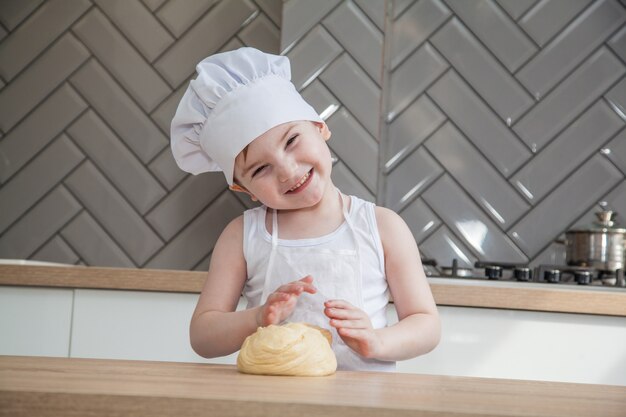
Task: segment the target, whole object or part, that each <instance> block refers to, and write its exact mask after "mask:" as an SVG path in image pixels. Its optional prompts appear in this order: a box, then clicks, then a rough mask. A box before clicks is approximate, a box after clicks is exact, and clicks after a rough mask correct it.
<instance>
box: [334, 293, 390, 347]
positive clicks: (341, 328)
mask: <svg viewBox="0 0 626 417" xmlns="http://www.w3.org/2000/svg"><path fill="white" fill-rule="evenodd" d="M324 306H325V307H326V308H325V309H324V314H326V316H328V318H330V325H331V326H333V327H334V328H336V329H337V333H339V336H340V337H341V339H342V340H343V341H344V343H345V344H346V345H348V346H349V347H350V348H351V349H352V350H354V351H356V352H357V353H358V354H360V355H361V356H363V357H366V358H375V357H376V355H377V352H379V351H380V349H381V345H382V341H381V340H380V338H379V337H378V335H377V334H376V333H375V331H374V328H373V327H372V322H371V320H370V318H369V316H368V315H367V314H366V313H365V312H364V311H363V310H361V309H359V308H357V307H355V306H353V305H352V304H350V303H349V302H347V301H344V300H328V301H326V302H325V303H324Z"/></svg>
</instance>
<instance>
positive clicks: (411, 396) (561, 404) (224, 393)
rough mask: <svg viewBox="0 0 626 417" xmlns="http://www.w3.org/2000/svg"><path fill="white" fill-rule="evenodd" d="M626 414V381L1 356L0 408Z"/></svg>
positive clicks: (23, 412) (537, 416)
mask: <svg viewBox="0 0 626 417" xmlns="http://www.w3.org/2000/svg"><path fill="white" fill-rule="evenodd" d="M85 415H89V416H111V415H116V416H122V415H133V416H137V417H142V416H149V417H158V416H208V415H220V416H246V417H250V416H266V415H280V416H281V417H289V416H324V417H334V416H338V417H348V416H376V417H380V416H383V417H384V416H409V415H410V416H429V417H435V416H465V417H470V416H507V417H512V416H524V417H543V416H550V417H559V416H563V417H576V416H581V417H583V416H584V417H589V416H603V417H613V416H614V417H618V416H621V417H624V416H626V387H619V386H609V385H587V384H569V383H556V382H538V381H520V380H506V379H487V378H469V377H450V376H434V375H417V374H400V373H382V372H341V371H339V372H337V373H336V374H334V375H332V376H328V377H317V378H315V377H309V378H306V377H271V376H258V375H244V374H240V373H238V372H237V370H236V368H235V367H234V366H231V365H210V364H198V363H195V364H191V363H173V362H140V361H121V360H103V359H69V358H42V357H20V356H5V357H0V416H16V417H19V416H28V417H32V416H50V417H52V416H59V417H60V416H62V417H67V416H81V417H82V416H85Z"/></svg>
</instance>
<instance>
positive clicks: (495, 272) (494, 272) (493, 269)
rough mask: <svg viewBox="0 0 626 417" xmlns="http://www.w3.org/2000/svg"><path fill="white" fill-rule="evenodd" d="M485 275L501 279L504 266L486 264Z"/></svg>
mask: <svg viewBox="0 0 626 417" xmlns="http://www.w3.org/2000/svg"><path fill="white" fill-rule="evenodd" d="M485 275H486V276H487V278H489V279H500V278H501V277H502V268H501V267H499V266H496V265H490V266H486V267H485Z"/></svg>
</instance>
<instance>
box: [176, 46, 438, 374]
mask: <svg viewBox="0 0 626 417" xmlns="http://www.w3.org/2000/svg"><path fill="white" fill-rule="evenodd" d="M197 72H198V77H197V78H196V80H194V81H192V82H191V83H190V86H189V88H188V89H187V91H186V93H185V95H184V97H183V98H182V100H181V102H180V105H179V107H178V110H177V112H176V115H175V117H174V119H173V121H172V151H173V153H174V157H175V159H176V161H177V163H178V165H179V166H180V168H181V169H183V170H185V171H188V172H191V173H193V174H198V173H201V172H206V171H223V173H224V175H225V177H226V181H227V182H228V184H229V186H230V188H231V189H232V190H234V191H239V192H243V193H247V194H248V195H249V196H250V198H252V199H253V200H255V201H260V202H261V203H262V204H263V205H262V206H261V207H258V208H255V209H252V210H247V211H246V212H245V213H244V215H242V216H240V217H238V218H236V219H235V220H233V221H232V222H231V223H230V224H229V225H228V226H227V227H226V229H225V230H224V231H223V232H222V234H221V236H220V238H219V239H218V241H217V243H216V245H215V248H214V250H213V255H212V257H211V265H210V267H209V272H208V277H207V280H206V283H205V285H204V288H203V289H202V293H201V295H200V298H199V300H198V304H197V306H196V310H195V312H194V314H193V317H192V320H191V326H190V338H191V344H192V347H193V349H194V350H195V351H196V352H197V353H198V354H199V355H201V356H204V357H217V356H224V355H228V354H230V353H233V352H235V351H237V350H239V349H240V347H241V345H242V343H243V341H244V339H245V338H246V337H247V336H248V335H250V334H252V333H253V332H255V331H256V329H257V328H258V327H259V326H267V325H270V324H279V323H281V322H283V321H294V322H296V321H302V322H307V323H310V324H314V325H318V326H320V327H325V328H328V329H330V330H331V331H333V333H334V334H333V336H334V337H333V350H334V351H335V354H336V356H337V361H338V367H339V369H351V370H382V371H391V370H394V369H395V361H397V360H403V359H409V358H412V357H415V356H418V355H421V354H424V353H427V352H429V351H430V350H432V349H433V348H434V347H435V346H436V345H437V343H438V342H439V337H440V322H439V316H438V313H437V308H436V306H435V303H434V300H433V297H432V294H431V291H430V288H429V286H428V283H427V280H426V277H425V274H424V271H423V269H422V265H421V262H420V256H419V252H418V248H417V245H416V243H415V240H414V239H413V236H412V235H411V232H410V231H409V229H408V227H407V226H406V224H405V223H404V221H403V220H402V219H401V218H400V217H399V216H398V215H397V214H395V213H394V212H392V211H390V210H388V209H385V208H382V207H376V206H375V205H374V204H372V203H369V202H365V201H363V200H361V199H359V198H357V197H354V196H352V197H350V196H346V195H343V194H342V193H341V192H340V191H339V190H338V189H337V188H336V187H335V185H334V184H333V182H332V179H331V169H332V161H331V154H330V150H329V148H328V145H327V143H326V142H327V141H328V140H329V139H330V136H331V133H330V131H329V129H328V127H327V126H326V124H325V123H324V122H323V121H322V119H321V118H320V117H319V116H318V114H317V113H316V112H315V110H313V108H312V107H311V106H309V105H308V104H307V103H306V102H305V101H304V100H303V99H302V97H301V96H300V94H298V92H297V91H296V89H295V87H294V86H293V84H292V83H291V82H290V79H291V73H290V67H289V60H288V59H287V58H286V57H282V56H276V55H270V54H265V53H263V52H261V51H258V50H256V49H253V48H241V49H238V50H236V51H231V52H225V53H221V54H217V55H213V56H211V57H209V58H207V59H205V60H204V61H202V62H200V63H199V64H198V66H197ZM242 293H243V294H244V296H245V297H246V298H247V300H248V307H247V309H246V310H243V311H235V310H236V306H237V301H238V300H239V296H240V295H241V294H242ZM389 293H391V295H392V297H393V301H394V305H395V308H396V311H397V313H398V320H399V321H398V323H397V324H394V325H393V326H387V320H386V315H385V309H386V306H387V303H388V296H389Z"/></svg>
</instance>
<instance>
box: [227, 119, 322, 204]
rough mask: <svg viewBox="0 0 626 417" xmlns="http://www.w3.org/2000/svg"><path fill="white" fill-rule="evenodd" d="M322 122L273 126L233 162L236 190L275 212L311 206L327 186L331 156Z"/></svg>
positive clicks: (299, 122)
mask: <svg viewBox="0 0 626 417" xmlns="http://www.w3.org/2000/svg"><path fill="white" fill-rule="evenodd" d="M329 138H330V131H328V128H327V127H326V125H325V124H323V123H313V122H307V121H298V122H290V123H284V124H282V125H278V126H276V127H273V128H272V129H270V130H268V131H267V132H265V133H264V134H263V135H261V136H259V137H258V138H256V139H255V140H254V141H252V142H251V143H250V144H249V145H248V147H247V152H245V155H244V152H241V153H240V154H239V155H237V158H236V159H235V178H236V180H237V182H238V185H239V186H241V187H243V189H241V188H239V187H236V186H235V187H234V189H235V190H238V191H244V192H247V193H248V194H250V195H251V196H252V198H253V199H255V200H259V201H260V202H261V203H263V204H265V205H266V206H268V207H271V208H274V209H278V210H292V209H299V208H305V207H311V206H313V205H315V204H317V203H319V202H320V200H321V199H322V196H323V195H324V193H325V192H326V190H327V188H328V187H329V186H332V182H331V180H330V172H331V169H332V161H331V154H330V150H329V149H328V146H327V145H326V140H328V139H329Z"/></svg>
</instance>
